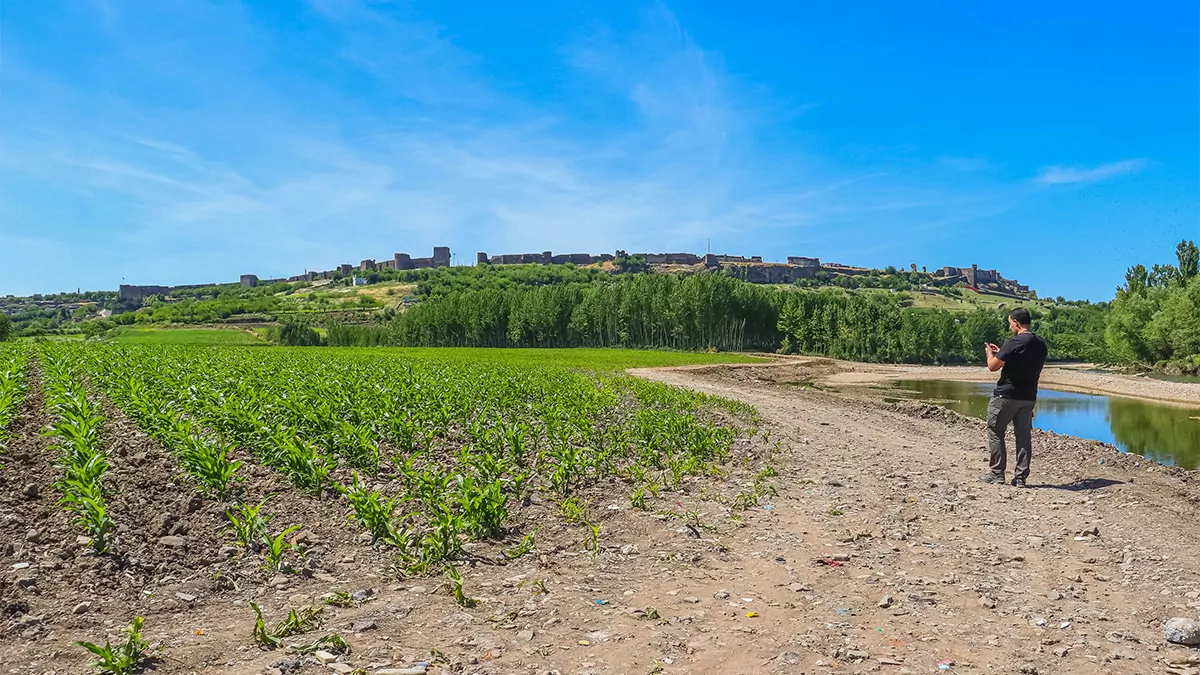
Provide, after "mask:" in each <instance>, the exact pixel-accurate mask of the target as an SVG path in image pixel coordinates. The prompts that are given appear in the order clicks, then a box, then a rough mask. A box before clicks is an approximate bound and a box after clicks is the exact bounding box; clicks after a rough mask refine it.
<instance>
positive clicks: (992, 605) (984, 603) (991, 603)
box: [979, 597, 996, 609]
mask: <svg viewBox="0 0 1200 675" xmlns="http://www.w3.org/2000/svg"><path fill="white" fill-rule="evenodd" d="M979 606H980V607H985V608H987V609H996V601H995V600H993V599H991V598H988V597H983V598H980V599H979Z"/></svg>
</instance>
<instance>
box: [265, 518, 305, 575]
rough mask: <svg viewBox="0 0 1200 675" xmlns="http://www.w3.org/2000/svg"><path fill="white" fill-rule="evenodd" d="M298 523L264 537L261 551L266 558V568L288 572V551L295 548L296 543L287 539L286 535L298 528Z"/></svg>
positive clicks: (289, 568)
mask: <svg viewBox="0 0 1200 675" xmlns="http://www.w3.org/2000/svg"><path fill="white" fill-rule="evenodd" d="M299 529H300V526H299V525H293V526H291V527H289V528H287V529H286V530H284V531H283V532H280V533H279V534H278V535H276V536H274V537H270V536H268V537H265V538H264V539H263V547H262V553H263V558H264V559H265V560H266V562H267V564H266V567H267V569H271V570H275V571H278V572H290V571H291V570H292V567H291V565H290V564H289V563H288V561H287V554H288V552H289V551H291V550H293V549H295V548H296V545H295V544H293V543H291V542H289V541H288V540H287V536H288V535H289V534H291V533H293V532H295V531H296V530H299Z"/></svg>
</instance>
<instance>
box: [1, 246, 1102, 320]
mask: <svg viewBox="0 0 1200 675" xmlns="http://www.w3.org/2000/svg"><path fill="white" fill-rule="evenodd" d="M450 261H451V253H450V249H449V248H448V247H437V248H435V249H434V254H433V255H432V256H430V257H428V258H414V257H412V256H410V255H409V254H406V253H396V254H394V255H393V257H392V258H391V259H387V260H379V261H377V260H373V259H364V260H362V261H360V262H359V263H358V264H357V265H351V264H349V263H343V264H340V265H338V266H336V267H334V268H332V269H329V270H325V271H319V272H318V271H305V272H304V273H303V274H300V275H295V276H292V277H287V278H259V277H258V276H257V275H255V274H244V275H242V276H241V277H240V278H239V280H238V281H237V282H226V283H205V284H188V285H180V286H163V285H122V286H120V287H119V288H118V289H117V290H116V291H109V290H93V291H86V292H76V293H59V294H49V295H41V294H36V295H33V296H28V297H16V296H11V295H10V296H7V297H3V298H0V312H3V313H6V314H8V315H10V316H11V317H12V320H13V323H14V329H15V331H14V332H15V334H16V335H18V336H27V337H28V336H38V335H71V334H79V335H94V334H98V333H102V332H105V331H106V330H108V329H110V328H111V327H113V326H122V325H132V324H138V325H199V324H206V325H208V324H231V325H236V326H241V327H250V328H259V329H265V328H267V327H269V326H272V325H275V324H278V323H279V322H282V321H289V320H293V319H297V318H303V319H305V320H312V321H316V322H318V323H322V324H326V323H330V322H337V323H351V324H356V323H364V322H377V321H387V320H390V319H392V318H393V317H394V316H395V313H396V312H401V311H403V310H404V309H405V308H406V307H410V306H412V305H414V304H417V303H420V302H421V301H422V300H424V299H426V298H428V297H429V296H430V295H432V294H434V290H435V289H437V291H438V292H445V291H446V290H447V289H463V288H476V289H477V288H480V287H482V286H486V285H488V284H489V283H491V282H492V281H498V283H500V284H501V285H506V284H519V285H532V286H543V285H554V284H562V283H575V282H591V281H595V280H597V279H602V278H610V277H616V276H620V275H624V274H640V273H653V274H671V275H695V274H712V273H723V274H725V275H728V276H730V277H733V278H736V279H740V280H743V281H745V282H747V283H752V284H763V285H771V286H776V287H778V288H780V289H788V290H791V289H797V288H806V289H815V288H829V289H840V292H844V293H846V294H850V295H871V294H878V293H892V294H897V295H899V297H898V298H897V301H898V302H899V303H900V304H901V306H911V307H918V308H933V309H945V310H950V311H970V310H972V309H976V308H979V307H988V308H996V307H998V306H1000V305H1002V304H1005V303H1013V302H1023V303H1027V304H1028V303H1033V304H1034V305H1035V306H1038V307H1041V308H1042V309H1045V310H1049V309H1051V308H1052V307H1054V306H1060V305H1068V304H1081V303H1068V302H1067V301H1066V300H1065V299H1063V298H1059V299H1058V300H1057V301H1054V302H1046V301H1040V300H1038V299H1037V294H1036V292H1035V291H1033V290H1031V289H1029V287H1028V286H1025V285H1023V284H1020V283H1018V282H1016V281H1014V280H1010V279H1006V278H1005V277H1004V276H1003V275H1001V274H1000V273H999V272H997V271H996V270H986V269H979V268H978V266H974V265H973V266H971V267H967V268H958V267H943V268H939V269H937V270H934V271H933V272H929V271H927V269H926V268H921V269H920V271H918V269H917V266H916V265H915V264H912V265H910V266H909V269H908V270H899V269H897V268H894V267H888V268H885V269H882V270H878V269H869V268H864V267H855V266H850V265H843V264H839V263H822V262H821V261H820V260H819V259H817V258H807V257H798V256H790V257H788V258H787V262H784V263H773V262H764V261H763V259H762V257H761V256H752V257H743V256H731V255H714V254H706V255H697V254H691V253H635V254H627V253H626V252H625V251H616V252H615V254H601V255H590V254H559V255H555V254H553V253H552V252H549V251H546V252H542V253H526V254H511V255H497V256H489V255H488V254H486V253H482V252H481V253H479V254H478V255H477V261H476V262H477V264H476V266H475V267H451V264H450Z"/></svg>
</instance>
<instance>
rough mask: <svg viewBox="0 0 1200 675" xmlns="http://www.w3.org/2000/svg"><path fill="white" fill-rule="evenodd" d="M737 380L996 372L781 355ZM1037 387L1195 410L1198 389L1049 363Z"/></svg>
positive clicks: (821, 381) (858, 379) (991, 377)
mask: <svg viewBox="0 0 1200 675" xmlns="http://www.w3.org/2000/svg"><path fill="white" fill-rule="evenodd" d="M736 372H737V375H736V377H739V378H743V379H746V380H757V381H760V382H775V383H780V384H785V383H789V382H791V383H801V384H810V385H813V386H816V387H826V388H835V389H837V388H843V387H850V386H869V385H882V386H887V385H891V384H892V383H894V382H896V381H898V380H952V381H956V382H995V381H996V377H997V375H996V373H992V372H988V370H987V368H984V367H983V366H920V365H908V364H890V363H858V362H853V361H838V360H836V359H827V358H820V357H780V358H777V360H776V361H775V362H773V363H771V364H768V365H760V366H743V367H741V368H738V369H737V370H736ZM1042 386H1043V387H1047V388H1052V389H1059V390H1061V391H1073V392H1078V393H1082V394H1107V395H1111V396H1125V397H1129V398H1139V399H1145V400H1148V401H1156V402H1161V403H1171V404H1176V405H1185V406H1195V407H1200V385H1198V384H1195V383H1190V382H1172V381H1169V380H1159V379H1154V378H1151V377H1144V376H1139V375H1123V374H1120V373H1108V372H1096V370H1095V366H1093V365H1090V364H1080V363H1070V364H1050V365H1048V366H1046V369H1045V371H1043V373H1042Z"/></svg>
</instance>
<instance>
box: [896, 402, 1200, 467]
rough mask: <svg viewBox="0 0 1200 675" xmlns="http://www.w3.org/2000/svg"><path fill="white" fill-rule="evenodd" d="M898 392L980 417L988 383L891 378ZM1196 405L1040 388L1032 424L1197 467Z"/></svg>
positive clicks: (1198, 412)
mask: <svg viewBox="0 0 1200 675" xmlns="http://www.w3.org/2000/svg"><path fill="white" fill-rule="evenodd" d="M896 384H897V387H898V388H899V393H900V394H901V395H904V396H906V397H909V398H916V399H920V400H922V401H928V402H930V403H936V404H938V405H941V406H945V407H947V408H950V409H951V410H954V411H957V412H960V413H962V414H964V415H969V416H971V417H978V418H980V419H983V418H986V417H987V405H988V400H989V399H990V398H991V394H992V389H993V385H991V384H978V383H974V382H949V381H944V380H904V381H901V382H897V383H896ZM1196 418H1200V409H1196V408H1179V407H1175V406H1169V405H1163V404H1159V403H1148V402H1146V401H1140V400H1137V399H1130V398H1121V397H1117V396H1101V395H1096V394H1074V393H1070V392H1065V391H1053V390H1048V389H1043V390H1041V392H1039V394H1038V405H1037V412H1036V415H1035V417H1034V421H1033V423H1034V426H1036V427H1037V428H1039V429H1045V430H1048V431H1054V432H1057V433H1060V434H1068V435H1071V436H1078V437H1080V438H1091V439H1094V440H1097V441H1104V442H1105V443H1111V444H1113V445H1115V446H1117V447H1119V448H1121V449H1122V450H1124V451H1127V452H1134V453H1137V454H1139V455H1145V456H1146V457H1149V458H1151V459H1153V460H1155V461H1157V462H1162V463H1163V464H1175V465H1177V466H1181V467H1184V468H1187V469H1196V468H1200V419H1196Z"/></svg>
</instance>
